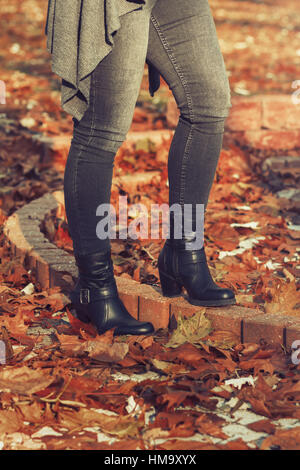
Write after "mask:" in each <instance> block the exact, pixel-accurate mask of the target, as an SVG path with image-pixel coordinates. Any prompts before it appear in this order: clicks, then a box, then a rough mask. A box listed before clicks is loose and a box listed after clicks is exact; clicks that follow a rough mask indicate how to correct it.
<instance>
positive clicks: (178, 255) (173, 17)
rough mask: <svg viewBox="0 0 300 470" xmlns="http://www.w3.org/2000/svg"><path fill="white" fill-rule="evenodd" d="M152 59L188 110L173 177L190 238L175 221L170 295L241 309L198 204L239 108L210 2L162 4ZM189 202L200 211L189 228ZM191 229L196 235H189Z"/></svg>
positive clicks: (164, 256) (168, 247)
mask: <svg viewBox="0 0 300 470" xmlns="http://www.w3.org/2000/svg"><path fill="white" fill-rule="evenodd" d="M147 59H148V61H149V62H151V63H152V64H153V65H154V66H155V67H156V68H157V69H158V70H159V71H160V73H161V75H162V76H163V77H164V79H165V81H166V82H167V83H168V85H169V87H170V89H171V90H172V92H173V94H174V97H175V100H176V102H177V105H178V108H179V110H180V118H179V122H178V125H177V127H176V130H175V134H174V137H173V140H172V143H171V147H170V151H169V159H168V175H169V188H170V192H169V203H170V206H172V205H173V204H175V203H176V204H177V205H179V206H180V207H181V212H182V214H183V218H182V220H181V223H182V222H184V225H183V232H181V231H179V235H180V238H182V239H179V240H175V239H174V238H177V233H178V232H177V227H176V224H175V222H174V221H172V218H171V220H170V222H171V224H170V239H169V240H167V241H166V243H165V244H164V246H163V249H162V250H161V252H160V254H159V258H158V269H159V275H160V281H161V286H162V291H163V295H165V296H170V297H173V296H178V295H180V294H181V289H182V287H184V288H185V289H186V291H187V294H188V295H187V300H188V301H189V302H190V303H191V304H193V305H205V306H218V305H228V304H234V303H235V302H236V301H235V297H234V293H233V291H231V290H230V289H227V288H222V287H220V286H218V285H217V284H216V283H215V282H214V280H213V278H212V276H211V274H210V271H209V268H208V265H207V260H206V255H205V250H204V246H203V241H204V240H203V237H202V235H203V230H202V229H203V225H202V222H203V220H202V217H201V213H200V224H201V226H200V228H199V229H198V224H197V222H198V219H197V218H196V209H197V210H198V207H197V205H198V204H199V205H202V207H201V206H200V209H201V208H202V209H204V210H205V208H206V205H207V202H208V197H209V192H210V189H211V186H212V183H213V179H214V175H215V170H216V166H217V163H218V159H219V155H220V151H221V147H222V137H223V131H224V121H225V118H226V117H227V115H228V112H229V108H230V107H231V101H230V87H229V82H228V79H227V75H226V69H225V64H224V61H223V56H222V54H221V51H220V47H219V43H218V38H217V34H216V29H215V24H214V21H213V17H212V14H211V11H210V7H209V4H208V1H207V0H189V1H186V0H176V1H174V0H159V1H158V2H157V4H156V5H155V7H154V8H153V10H152V14H151V24H150V32H149V43H148V52H147ZM185 205H189V208H190V207H192V209H193V211H192V220H191V219H190V217H187V218H188V224H187V225H188V226H187V227H186V226H185V224H186V222H187V220H186V206H185ZM197 212H198V211H197ZM191 222H193V224H192V226H191ZM174 229H175V233H174ZM186 229H187V230H188V232H190V231H192V233H186ZM200 229H201V233H200V234H199V231H200ZM176 232H177V233H176ZM198 238H200V240H198ZM190 241H192V243H190Z"/></svg>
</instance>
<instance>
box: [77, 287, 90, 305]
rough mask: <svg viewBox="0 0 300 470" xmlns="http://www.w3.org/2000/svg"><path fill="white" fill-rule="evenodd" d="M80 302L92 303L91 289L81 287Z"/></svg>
mask: <svg viewBox="0 0 300 470" xmlns="http://www.w3.org/2000/svg"><path fill="white" fill-rule="evenodd" d="M79 298H80V303H81V304H89V303H90V291H89V289H80V294H79Z"/></svg>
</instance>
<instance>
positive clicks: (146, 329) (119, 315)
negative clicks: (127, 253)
mask: <svg viewBox="0 0 300 470" xmlns="http://www.w3.org/2000/svg"><path fill="white" fill-rule="evenodd" d="M75 260H76V264H77V266H78V270H79V277H78V280H77V282H76V285H75V288H74V290H73V291H72V292H71V294H70V298H71V302H72V308H73V309H74V310H75V312H76V316H77V317H78V318H79V320H81V321H83V322H85V323H92V324H93V325H94V326H95V327H96V328H97V330H98V334H99V335H101V334H103V333H105V331H107V330H110V329H111V328H116V329H115V331H114V335H115V336H117V335H149V334H152V333H153V332H154V327H153V325H152V323H150V322H141V321H138V320H136V319H135V318H133V317H132V316H131V315H130V313H129V312H128V310H127V309H126V307H125V305H124V304H123V302H122V300H121V299H120V297H119V295H118V290H117V284H116V281H115V277H114V271H113V262H112V259H111V250H110V249H109V251H105V252H104V251H99V252H97V253H92V254H89V255H75Z"/></svg>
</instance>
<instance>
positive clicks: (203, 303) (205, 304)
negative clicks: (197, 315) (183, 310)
mask: <svg viewBox="0 0 300 470" xmlns="http://www.w3.org/2000/svg"><path fill="white" fill-rule="evenodd" d="M184 297H185V299H186V300H187V301H188V302H189V303H190V304H192V305H199V306H202V307H220V306H222V305H235V304H236V299H220V300H199V299H191V298H190V297H186V296H184Z"/></svg>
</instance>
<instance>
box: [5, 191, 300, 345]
mask: <svg viewBox="0 0 300 470" xmlns="http://www.w3.org/2000/svg"><path fill="white" fill-rule="evenodd" d="M63 203H64V195H63V191H54V192H52V193H47V194H45V195H44V196H42V197H41V198H38V199H35V200H33V201H31V202H30V203H29V204H27V205H26V206H23V207H22V208H21V209H19V210H17V211H16V212H15V213H14V214H12V215H11V216H10V217H9V218H8V219H7V220H6V222H5V224H4V235H5V237H6V239H7V241H8V243H9V244H10V246H11V249H12V253H13V254H14V256H18V257H20V259H21V262H23V264H24V266H25V268H26V269H31V270H34V271H35V275H36V280H37V281H38V283H39V284H40V286H41V287H42V288H43V289H47V288H50V287H55V286H60V287H61V289H62V291H63V292H64V293H65V294H66V295H68V293H69V292H70V290H71V289H72V288H73V286H74V283H75V281H76V279H77V276H78V269H77V266H76V264H75V260H74V257H73V256H71V255H70V254H68V253H66V252H65V251H64V250H62V249H60V248H57V247H56V246H55V245H54V244H52V243H50V242H49V240H47V239H46V237H45V235H44V234H43V233H42V232H41V230H40V225H41V223H42V222H43V220H44V219H45V217H46V215H48V214H50V213H51V211H52V210H55V209H56V208H58V206H59V204H63ZM116 282H117V286H118V291H119V295H120V298H121V299H122V301H123V302H124V304H125V306H126V307H127V308H128V310H129V311H130V312H131V313H132V315H133V316H135V318H138V319H140V320H149V321H151V322H152V323H153V324H154V327H155V328H156V329H158V328H170V329H173V328H175V327H176V324H177V318H178V315H179V313H181V314H183V315H184V316H185V317H189V316H191V315H193V314H194V313H196V312H197V311H198V312H200V311H203V307H196V306H193V305H191V304H190V303H189V302H188V301H187V300H185V298H183V297H182V296H180V297H176V298H173V299H170V298H166V297H163V295H162V293H161V290H160V288H159V287H156V286H150V285H148V284H141V283H139V282H137V281H134V280H133V279H128V278H127V277H122V276H121V277H120V276H116ZM205 312H206V316H207V318H209V320H210V321H211V323H212V326H213V327H214V328H217V329H220V330H225V331H230V332H232V333H234V334H236V335H237V336H238V338H239V340H240V341H241V342H245V343H251V342H259V341H260V340H261V339H264V340H266V341H267V342H270V343H280V344H281V345H282V346H283V347H285V348H286V349H290V348H291V346H292V343H293V342H294V341H296V340H300V319H297V318H295V317H291V316H283V315H277V314H276V315H267V314H263V313H262V312H261V311H260V310H258V309H251V308H247V307H242V306H239V305H233V306H226V307H206V308H205Z"/></svg>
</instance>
